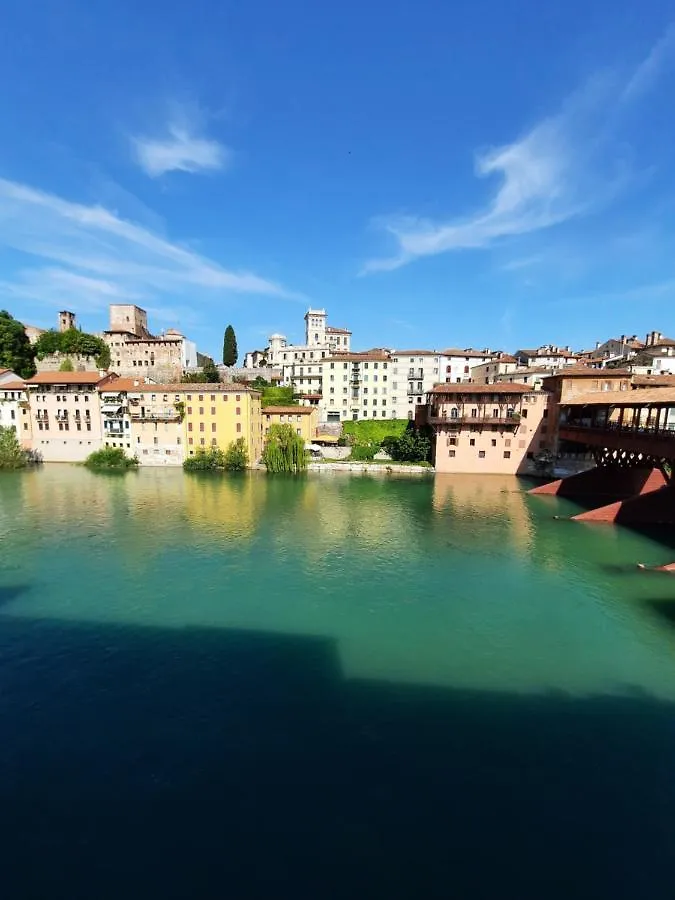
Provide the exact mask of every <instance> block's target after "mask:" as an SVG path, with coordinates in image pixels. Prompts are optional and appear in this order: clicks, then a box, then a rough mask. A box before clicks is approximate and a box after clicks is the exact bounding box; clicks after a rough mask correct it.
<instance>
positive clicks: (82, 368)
mask: <svg viewBox="0 0 675 900" xmlns="http://www.w3.org/2000/svg"><path fill="white" fill-rule="evenodd" d="M65 359H69V360H70V361H71V363H72V364H73V371H74V372H98V366H97V364H96V357H94V356H80V355H79V354H77V353H50V355H49V356H45V358H44V359H36V360H35V365H36V367H37V370H38V372H58V371H59V369H60V368H61V364H62V363H63V361H64V360H65Z"/></svg>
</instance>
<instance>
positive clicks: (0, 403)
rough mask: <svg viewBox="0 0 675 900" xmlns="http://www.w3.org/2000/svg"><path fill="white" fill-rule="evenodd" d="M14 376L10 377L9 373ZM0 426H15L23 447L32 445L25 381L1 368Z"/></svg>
mask: <svg viewBox="0 0 675 900" xmlns="http://www.w3.org/2000/svg"><path fill="white" fill-rule="evenodd" d="M8 374H9V375H10V376H12V378H8V377H7V375H8ZM0 426H1V427H2V428H13V429H14V431H15V432H16V436H17V438H18V439H19V442H20V443H21V445H22V446H23V447H26V448H28V449H30V446H31V437H32V429H31V421H30V412H29V409H28V394H27V393H26V388H25V386H24V383H23V381H22V380H21V379H20V378H19V377H18V376H16V375H14V373H13V372H11V371H10V370H9V369H2V370H0Z"/></svg>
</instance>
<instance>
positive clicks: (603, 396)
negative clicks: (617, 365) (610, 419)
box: [562, 387, 675, 406]
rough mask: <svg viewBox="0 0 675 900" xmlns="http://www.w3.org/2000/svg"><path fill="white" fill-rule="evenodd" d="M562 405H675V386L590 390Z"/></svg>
mask: <svg viewBox="0 0 675 900" xmlns="http://www.w3.org/2000/svg"><path fill="white" fill-rule="evenodd" d="M562 405H563V406H647V405H652V406H675V387H673V388H670V387H659V388H643V389H641V390H639V391H592V392H590V393H586V394H578V395H577V396H576V397H571V398H570V399H569V400H566V401H565V402H564V403H563V404H562Z"/></svg>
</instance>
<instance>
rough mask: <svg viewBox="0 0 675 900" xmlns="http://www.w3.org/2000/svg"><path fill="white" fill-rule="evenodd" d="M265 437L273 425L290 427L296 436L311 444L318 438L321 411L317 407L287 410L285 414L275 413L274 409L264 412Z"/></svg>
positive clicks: (264, 410)
mask: <svg viewBox="0 0 675 900" xmlns="http://www.w3.org/2000/svg"><path fill="white" fill-rule="evenodd" d="M262 422H263V435H266V434H267V433H268V432H269V429H270V427H271V426H272V425H290V426H291V427H292V428H293V430H294V431H295V433H296V434H298V435H300V437H301V438H302V439H303V440H304V442H305V443H306V444H311V443H312V441H313V440H314V439H315V437H316V429H317V426H318V424H319V410H318V409H317V408H316V407H311V408H310V407H306V406H302V407H297V409H296V410H292V409H290V408H289V409H287V410H286V411H285V412H275V411H274V410H273V409H270V408H268V409H263V411H262Z"/></svg>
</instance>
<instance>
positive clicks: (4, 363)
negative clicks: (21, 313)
mask: <svg viewBox="0 0 675 900" xmlns="http://www.w3.org/2000/svg"><path fill="white" fill-rule="evenodd" d="M0 368H2V369H11V370H12V372H16V374H17V375H19V376H20V377H21V378H30V377H31V376H32V375H35V349H34V348H33V347H32V346H31V343H30V341H29V340H28V335H27V334H26V331H25V329H24V327H23V325H22V324H21V322H19V321H18V320H17V319H15V318H14V316H11V315H10V314H9V313H8V312H7V311H6V310H4V309H2V310H0Z"/></svg>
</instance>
